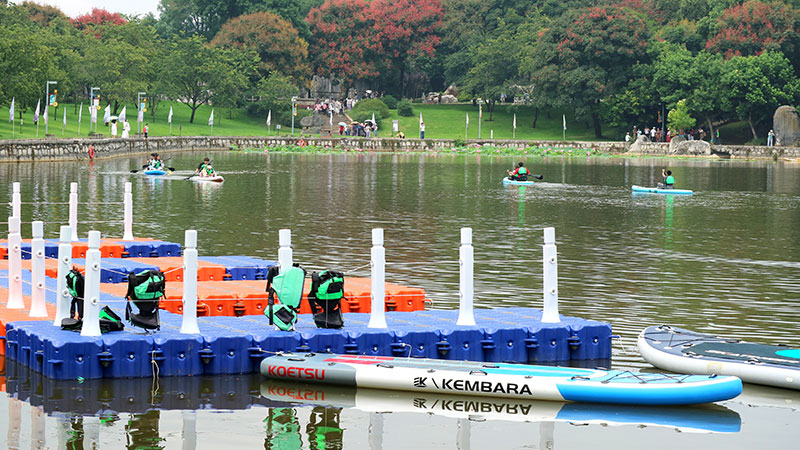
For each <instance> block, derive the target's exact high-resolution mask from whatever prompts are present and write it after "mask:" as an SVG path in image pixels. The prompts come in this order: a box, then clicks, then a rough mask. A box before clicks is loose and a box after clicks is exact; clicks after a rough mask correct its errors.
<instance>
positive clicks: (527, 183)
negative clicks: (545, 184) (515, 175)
mask: <svg viewBox="0 0 800 450" xmlns="http://www.w3.org/2000/svg"><path fill="white" fill-rule="evenodd" d="M503 184H513V185H518V186H533V181H531V180H528V181H519V180H512V179H511V178H509V177H505V178H503Z"/></svg>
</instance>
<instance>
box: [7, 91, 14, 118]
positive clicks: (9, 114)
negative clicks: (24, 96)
mask: <svg viewBox="0 0 800 450" xmlns="http://www.w3.org/2000/svg"><path fill="white" fill-rule="evenodd" d="M14 100H15V99H14V98H13V97H12V98H11V108H9V109H8V121H9V122H13V121H14Z"/></svg>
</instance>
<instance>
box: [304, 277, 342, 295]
mask: <svg viewBox="0 0 800 450" xmlns="http://www.w3.org/2000/svg"><path fill="white" fill-rule="evenodd" d="M311 292H312V294H313V295H314V297H316V298H318V299H320V300H339V299H341V298H342V297H344V274H343V273H341V272H334V271H332V270H323V271H322V272H320V273H317V272H314V273H312V274H311Z"/></svg>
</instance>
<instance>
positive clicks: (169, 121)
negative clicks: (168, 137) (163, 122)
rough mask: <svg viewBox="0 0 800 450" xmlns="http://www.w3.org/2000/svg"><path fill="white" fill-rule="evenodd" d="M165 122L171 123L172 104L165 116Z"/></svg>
mask: <svg viewBox="0 0 800 450" xmlns="http://www.w3.org/2000/svg"><path fill="white" fill-rule="evenodd" d="M167 123H172V106H170V107H169V115H168V116H167Z"/></svg>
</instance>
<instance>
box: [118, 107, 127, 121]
mask: <svg viewBox="0 0 800 450" xmlns="http://www.w3.org/2000/svg"><path fill="white" fill-rule="evenodd" d="M127 118H128V107H127V106H123V107H122V111H120V112H119V121H120V122H125V119H127Z"/></svg>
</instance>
